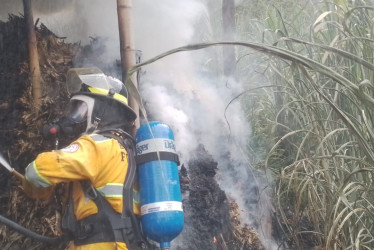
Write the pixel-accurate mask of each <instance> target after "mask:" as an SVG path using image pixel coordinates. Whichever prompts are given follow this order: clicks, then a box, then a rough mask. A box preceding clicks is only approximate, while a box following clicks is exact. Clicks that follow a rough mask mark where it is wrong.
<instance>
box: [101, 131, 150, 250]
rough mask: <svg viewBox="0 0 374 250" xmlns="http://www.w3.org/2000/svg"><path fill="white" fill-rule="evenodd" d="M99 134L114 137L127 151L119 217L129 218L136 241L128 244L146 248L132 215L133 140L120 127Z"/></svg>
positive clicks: (135, 169) (144, 240)
mask: <svg viewBox="0 0 374 250" xmlns="http://www.w3.org/2000/svg"><path fill="white" fill-rule="evenodd" d="M99 134H101V135H103V136H106V137H109V138H113V139H116V140H117V141H118V142H119V143H120V144H121V145H122V146H123V147H124V148H125V149H126V151H127V154H128V160H129V162H128V170H127V175H126V179H125V183H124V185H123V194H122V196H123V199H124V200H123V209H122V216H121V217H122V218H125V217H129V218H130V220H131V224H132V230H133V231H134V232H133V233H134V236H135V241H136V242H130V245H134V244H135V245H136V247H139V248H140V249H147V244H148V242H147V240H146V239H145V237H144V236H143V233H142V231H141V229H140V224H139V220H138V219H137V218H136V216H135V215H134V209H133V184H134V180H135V176H136V175H137V168H136V162H135V140H134V139H133V137H132V136H131V135H129V134H128V133H126V132H125V131H123V130H120V129H118V130H107V131H100V132H99ZM130 248H131V247H130ZM131 249H132V248H131ZM134 249H135V248H134Z"/></svg>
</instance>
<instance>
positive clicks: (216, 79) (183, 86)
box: [0, 0, 266, 237]
mask: <svg viewBox="0 0 374 250" xmlns="http://www.w3.org/2000/svg"><path fill="white" fill-rule="evenodd" d="M61 2H64V4H62V3H61ZM204 2H205V1H203V0H188V1H176V0H162V1H149V0H136V1H133V10H134V13H133V21H134V25H135V27H134V36H135V44H136V49H137V50H140V51H141V52H142V60H143V61H145V60H147V59H150V58H152V57H154V56H156V55H158V54H160V53H163V52H165V51H167V50H170V49H174V48H177V47H180V46H185V45H188V44H193V43H197V42H203V41H202V40H199V39H198V38H196V37H197V36H196V33H197V32H200V33H201V32H204V31H202V30H203V29H206V32H209V31H210V27H209V24H208V23H201V22H199V23H197V20H208V19H209V17H208V16H207V15H208V14H207V13H208V11H207V10H206V7H205V5H204ZM21 3H22V2H21V1H14V0H2V7H1V8H0V20H6V18H7V13H9V12H10V13H14V14H18V13H22V12H23V10H22V5H21ZM33 3H34V7H35V13H34V18H35V19H36V18H40V22H42V23H45V24H46V25H47V27H49V28H50V29H51V30H52V31H53V32H55V33H56V34H57V35H59V36H66V37H67V42H79V41H80V42H82V43H83V44H85V43H88V42H89V41H90V38H89V37H90V36H91V37H92V36H100V37H106V38H108V39H106V40H105V41H107V44H106V48H107V52H106V55H107V60H108V62H110V61H114V60H118V59H119V58H120V55H119V38H118V21H117V8H116V1H102V0H69V1H66V0H65V1H50V0H33ZM204 17H205V18H204ZM200 39H201V38H200ZM215 39H217V40H219V39H220V38H215ZM216 50H219V48H214V49H210V50H201V51H189V52H182V53H177V54H174V55H171V56H169V57H166V58H164V59H161V60H159V61H157V62H155V63H153V64H151V65H148V66H146V67H144V68H143V69H142V72H144V73H145V74H144V75H142V78H141V82H140V92H141V95H142V98H143V102H144V103H145V105H146V107H147V109H148V112H149V114H151V116H152V117H150V118H152V119H155V120H159V121H162V122H165V123H167V124H169V125H170V126H171V127H172V128H173V130H174V133H175V138H176V145H177V149H178V151H179V153H180V155H181V158H182V161H184V162H188V159H189V158H190V157H191V155H190V154H189V153H190V152H192V150H193V149H195V147H196V146H197V145H198V144H199V143H201V144H203V145H204V147H205V148H206V149H207V150H208V152H209V153H211V154H212V155H213V157H214V158H215V159H216V161H217V162H218V163H219V165H218V167H219V170H218V174H217V176H218V181H219V184H220V186H221V188H222V189H223V190H224V191H225V192H226V193H227V194H228V195H229V197H231V198H233V199H235V201H236V202H237V203H238V204H239V206H240V208H241V211H242V221H244V222H246V223H252V222H253V221H252V220H251V219H250V216H248V214H249V212H253V210H256V207H257V205H258V204H257V202H258V198H259V197H258V186H257V183H256V179H254V177H253V172H252V170H251V167H250V163H249V161H248V159H246V157H245V152H244V151H243V149H245V148H246V145H247V144H248V141H247V140H248V136H249V134H250V127H249V125H248V123H247V120H246V116H245V114H244V113H243V112H242V109H241V107H240V103H239V102H238V101H235V102H233V104H232V105H230V106H229V107H228V108H227V105H228V103H229V102H230V101H231V100H232V98H234V97H235V96H236V95H238V94H239V93H240V92H241V91H243V87H242V86H241V84H239V83H236V82H235V81H233V80H232V79H225V78H223V77H222V75H221V74H211V73H209V71H208V70H206V69H205V68H204V67H205V65H206V64H207V62H208V61H210V60H217V58H212V56H213V55H214V53H212V51H213V52H214V51H216ZM216 54H219V53H216ZM217 65H219V64H217ZM216 72H220V71H219V68H218V69H216ZM247 87H248V86H247ZM226 108H227V111H226V113H225V110H226ZM228 156H229V158H228ZM248 195H251V196H252V199H251V198H248V199H244V198H243V197H248ZM260 209H261V210H264V208H260ZM249 210H252V211H249ZM255 212H257V211H255ZM265 237H266V236H265Z"/></svg>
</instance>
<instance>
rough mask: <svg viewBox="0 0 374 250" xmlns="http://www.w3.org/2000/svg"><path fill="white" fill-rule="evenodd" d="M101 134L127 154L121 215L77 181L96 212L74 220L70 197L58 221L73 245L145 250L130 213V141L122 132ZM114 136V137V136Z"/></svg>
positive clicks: (132, 173) (132, 176)
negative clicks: (109, 244) (106, 244)
mask: <svg viewBox="0 0 374 250" xmlns="http://www.w3.org/2000/svg"><path fill="white" fill-rule="evenodd" d="M99 133H100V134H101V135H103V136H105V137H109V138H113V139H115V140H117V141H118V142H119V143H120V144H121V145H122V146H123V147H124V148H125V149H126V150H127V153H128V159H129V163H128V171H127V175H126V179H125V182H124V185H123V194H122V196H123V208H122V214H119V213H117V212H116V211H115V210H114V209H113V208H112V206H111V205H110V204H109V202H108V201H107V200H106V199H105V198H104V197H103V196H102V195H101V194H100V192H98V191H97V190H96V189H95V188H94V187H93V186H92V184H91V183H90V182H89V181H81V185H82V189H83V190H84V191H85V193H86V195H88V197H89V198H91V199H92V200H93V201H94V202H95V204H96V206H97V208H98V213H97V214H95V215H91V216H88V217H86V218H84V219H82V220H79V221H77V220H76V219H75V216H74V212H73V201H72V195H71V194H70V199H69V204H68V205H67V210H68V211H66V212H65V215H64V217H63V220H62V228H63V229H65V230H67V231H68V232H69V233H70V234H71V235H72V236H73V237H74V243H75V245H77V246H79V245H86V244H92V243H98V242H112V241H116V242H125V243H126V245H127V247H128V248H129V249H147V248H148V246H147V243H148V242H147V241H146V240H145V238H144V236H143V234H142V232H141V230H140V224H139V221H138V219H137V218H136V217H135V215H134V212H133V184H134V179H135V176H136V174H137V171H136V170H137V169H136V163H135V156H134V154H135V153H134V152H135V149H134V140H133V139H132V137H131V136H130V135H129V134H127V133H126V132H124V131H122V130H108V131H100V132H99ZM117 134H118V135H117Z"/></svg>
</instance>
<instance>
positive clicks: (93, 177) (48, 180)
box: [24, 134, 139, 250]
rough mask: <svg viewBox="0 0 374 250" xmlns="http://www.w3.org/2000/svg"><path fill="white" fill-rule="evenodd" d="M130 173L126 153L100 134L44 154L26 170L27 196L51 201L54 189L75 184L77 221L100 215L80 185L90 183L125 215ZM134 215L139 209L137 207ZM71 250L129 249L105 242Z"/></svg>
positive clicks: (74, 199)
mask: <svg viewBox="0 0 374 250" xmlns="http://www.w3.org/2000/svg"><path fill="white" fill-rule="evenodd" d="M127 170H128V154H127V152H126V149H125V148H123V146H122V145H121V144H120V143H119V142H118V141H117V140H115V139H112V138H107V137H105V136H103V135H99V134H90V135H84V136H82V137H80V138H79V139H78V140H76V141H74V142H72V143H71V144H70V145H69V146H67V147H65V148H63V149H61V150H54V151H51V152H45V153H41V154H39V155H38V156H37V158H36V159H35V160H34V161H33V162H31V163H30V164H29V165H28V166H27V168H26V173H25V177H26V181H25V182H24V190H25V192H26V193H27V194H28V195H29V196H31V197H33V198H41V199H43V198H47V197H48V196H49V195H50V194H51V193H52V191H53V187H54V186H55V185H56V184H58V183H62V182H71V181H73V197H72V198H73V204H74V214H75V216H76V219H77V220H80V219H83V218H85V217H87V216H89V215H92V214H96V213H97V211H98V209H97V207H96V205H95V203H94V202H93V201H92V200H90V199H88V198H87V197H85V194H84V192H83V190H82V187H81V184H80V182H79V181H82V180H89V181H90V182H91V184H92V185H93V187H95V188H96V190H98V191H99V192H100V193H101V194H102V196H104V197H105V198H106V199H107V200H108V202H109V203H110V204H111V206H112V207H113V208H114V210H116V211H117V212H119V213H121V212H122V191H123V183H124V180H125V177H126V174H127ZM134 213H135V214H139V207H138V206H137V204H134ZM69 249H79V250H91V249H105V250H106V249H108V250H109V249H127V247H126V245H125V244H124V243H120V242H118V243H114V242H103V243H95V244H89V245H83V246H74V244H73V243H71V244H70V247H69Z"/></svg>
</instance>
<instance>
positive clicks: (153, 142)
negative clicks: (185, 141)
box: [136, 138, 176, 155]
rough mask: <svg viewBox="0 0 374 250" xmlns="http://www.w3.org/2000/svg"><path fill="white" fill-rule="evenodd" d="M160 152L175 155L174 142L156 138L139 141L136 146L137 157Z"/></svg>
mask: <svg viewBox="0 0 374 250" xmlns="http://www.w3.org/2000/svg"><path fill="white" fill-rule="evenodd" d="M160 151H163V152H172V153H176V149H175V144H174V141H173V140H170V139H164V138H157V139H150V140H145V141H141V142H138V143H137V144H136V154H137V155H142V154H146V153H152V152H160Z"/></svg>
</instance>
